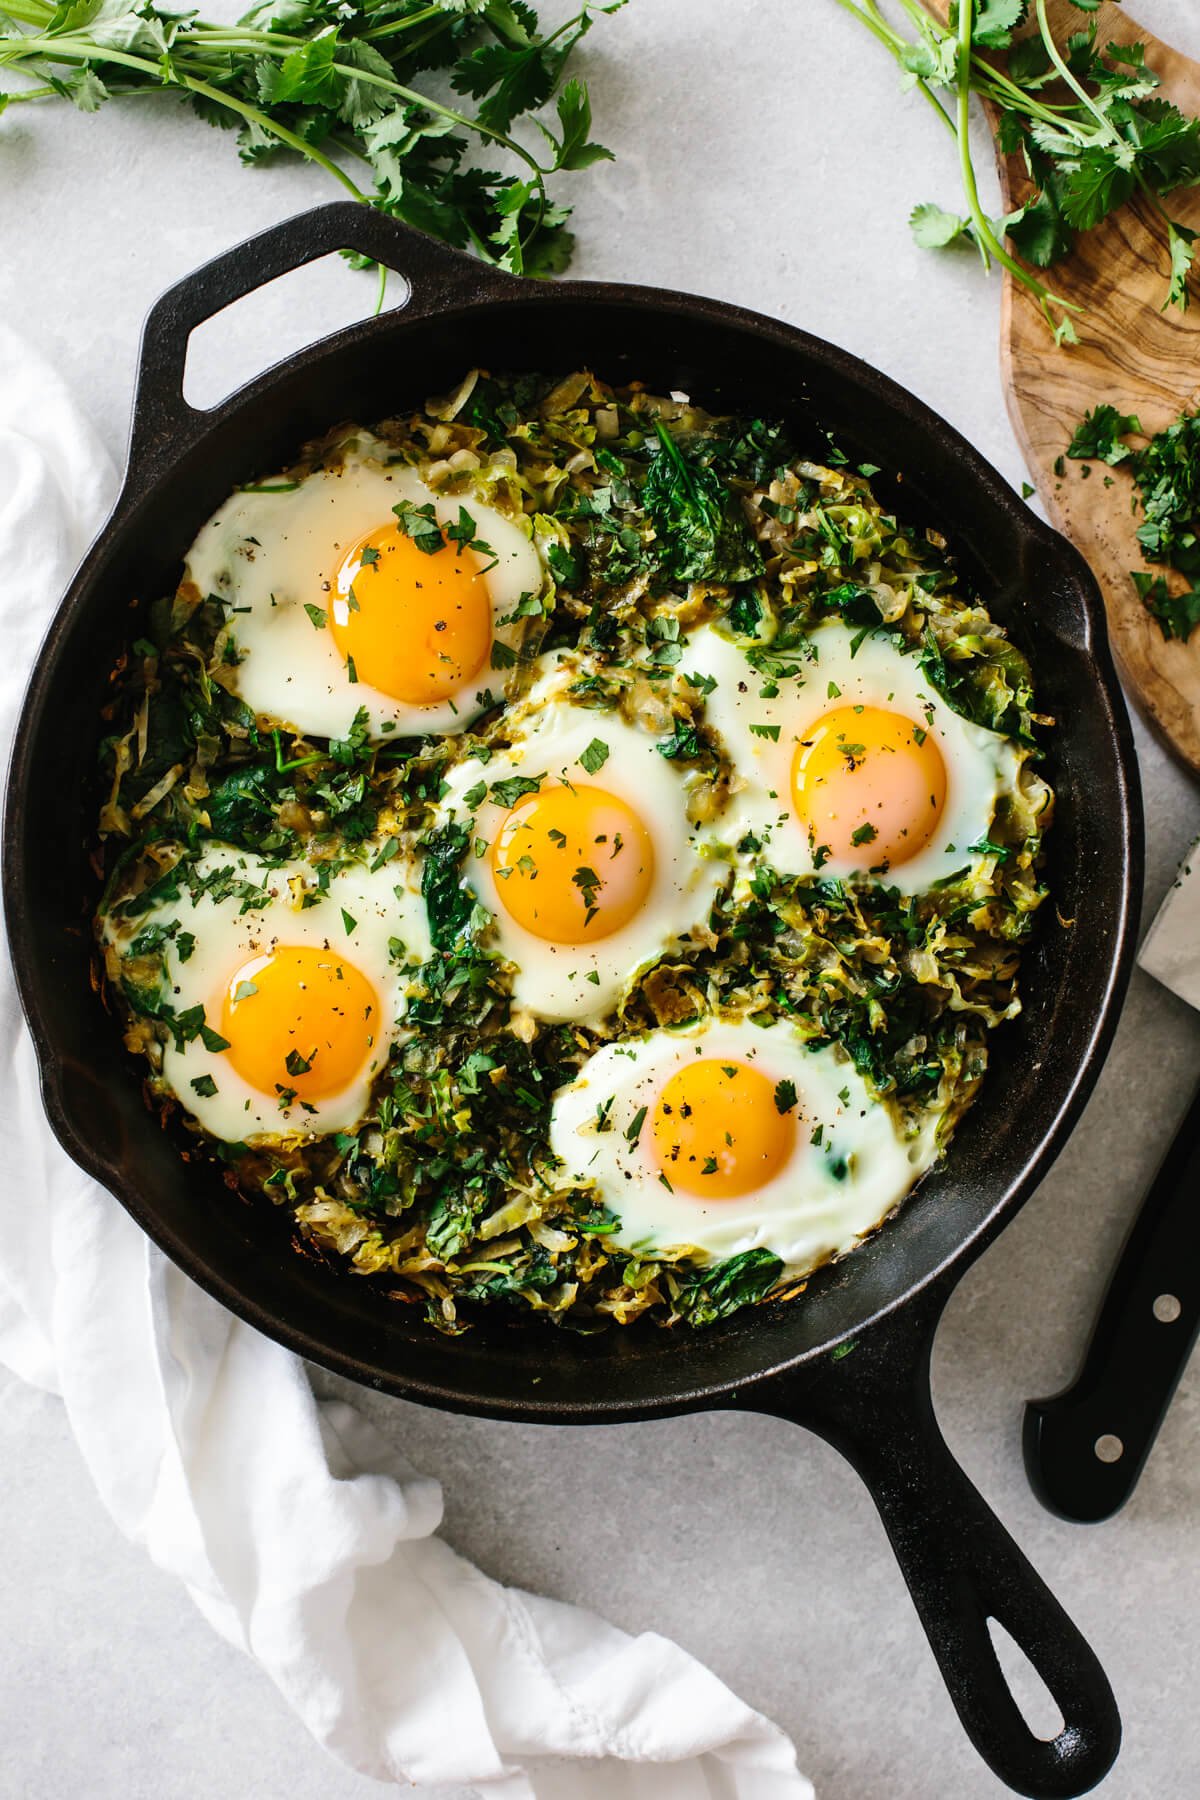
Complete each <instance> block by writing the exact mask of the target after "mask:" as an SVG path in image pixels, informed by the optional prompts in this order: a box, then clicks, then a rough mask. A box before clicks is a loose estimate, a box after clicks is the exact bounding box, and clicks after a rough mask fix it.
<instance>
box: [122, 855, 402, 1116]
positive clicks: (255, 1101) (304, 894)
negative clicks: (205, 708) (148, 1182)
mask: <svg viewBox="0 0 1200 1800" xmlns="http://www.w3.org/2000/svg"><path fill="white" fill-rule="evenodd" d="M193 868H194V871H195V877H196V878H197V880H198V881H205V880H208V879H211V877H212V876H213V875H214V874H215V872H216V871H218V870H228V871H230V872H231V873H232V875H233V877H234V878H235V880H236V881H237V882H238V883H239V884H248V890H247V892H245V893H242V892H239V893H231V894H229V895H228V896H227V897H226V898H224V899H220V898H217V897H216V896H215V895H214V893H213V892H201V893H200V894H199V895H198V897H197V898H195V899H193V898H192V896H191V894H190V893H189V892H188V889H187V887H186V886H184V885H182V884H181V887H180V896H179V898H178V899H177V900H161V901H159V902H158V904H157V905H155V906H154V907H152V908H150V909H149V910H148V911H146V912H144V913H142V914H140V915H139V916H138V917H137V918H135V919H132V920H124V919H122V918H121V917H120V915H119V913H117V912H111V913H109V914H108V915H107V917H106V919H105V922H104V929H103V939H104V942H105V944H106V945H108V946H111V947H113V948H114V949H115V950H116V952H117V954H118V955H119V956H122V957H124V956H127V955H128V954H129V947H130V944H131V943H132V941H133V940H134V939H135V938H136V937H137V935H138V933H139V932H142V931H144V930H145V929H146V928H147V927H148V926H153V925H162V926H169V925H172V924H176V923H177V924H178V928H179V929H178V932H176V933H175V934H173V935H172V937H171V938H169V939H168V940H167V942H166V944H165V945H164V968H165V974H166V990H165V998H166V999H167V1001H168V1003H169V1004H170V1005H171V1006H172V1008H173V1009H174V1011H175V1012H176V1013H182V1012H186V1011H187V1010H188V1009H189V1008H191V1007H194V1006H203V1007H204V1008H205V1009H206V1013H207V1020H208V1023H209V1025H210V1026H212V1028H213V1029H214V1030H217V1029H218V1027H219V1023H220V1011H219V1008H220V997H221V994H222V992H223V989H224V987H225V985H226V984H227V983H228V981H229V980H230V979H231V977H232V975H233V974H234V972H235V971H236V970H237V969H238V968H239V967H241V965H242V964H243V963H245V962H247V961H248V960H249V959H250V958H251V957H254V956H256V955H261V954H262V953H263V952H264V951H267V950H269V949H270V948H271V947H272V945H274V944H276V943H286V944H311V945H314V946H316V947H317V948H320V949H329V950H331V951H333V952H335V953H336V954H337V955H339V956H340V957H341V958H342V959H343V960H344V961H346V962H348V963H352V964H353V965H354V966H355V967H356V968H358V969H359V970H360V971H361V972H362V974H363V975H365V976H366V977H367V979H368V980H369V981H370V982H371V984H372V986H373V987H374V989H375V992H376V994H377V995H378V997H379V1003H380V1015H381V1016H380V1018H379V1019H378V1021H377V1026H376V1030H375V1032H374V1045H373V1049H372V1053H371V1056H370V1058H369V1059H368V1062H367V1064H366V1065H365V1066H364V1067H363V1069H362V1070H361V1071H360V1072H359V1074H358V1076H357V1077H356V1078H355V1080H354V1081H353V1082H351V1083H350V1084H349V1085H347V1086H346V1087H344V1088H343V1089H341V1091H340V1092H338V1093H336V1094H329V1095H326V1096H324V1097H322V1098H320V1099H316V1100H310V1101H309V1105H310V1106H311V1107H312V1111H311V1112H309V1111H306V1110H305V1108H304V1107H302V1106H301V1105H300V1104H299V1102H298V1101H297V1102H292V1103H291V1104H287V1103H285V1101H284V1100H283V1098H282V1097H281V1096H280V1095H279V1094H277V1093H276V1094H265V1093H263V1092H261V1091H260V1090H259V1089H258V1088H255V1087H252V1086H250V1085H249V1084H248V1083H247V1082H246V1081H244V1080H243V1079H242V1077H241V1076H240V1075H239V1074H238V1073H237V1071H236V1070H235V1068H234V1067H233V1064H232V1063H231V1062H230V1060H229V1057H228V1055H227V1054H226V1053H225V1052H224V1051H219V1050H218V1051H213V1050H208V1049H206V1048H205V1046H204V1043H203V1041H202V1040H201V1038H199V1037H195V1038H193V1039H192V1040H191V1041H190V1042H189V1043H187V1044H185V1045H183V1046H182V1048H180V1049H176V1048H175V1046H174V1044H173V1043H170V1042H169V1043H168V1044H167V1045H166V1046H165V1047H164V1050H163V1062H162V1076H163V1082H164V1085H165V1086H166V1087H167V1088H169V1090H170V1091H171V1093H173V1094H174V1095H175V1097H176V1098H177V1099H178V1101H179V1103H180V1105H181V1106H182V1107H183V1108H184V1110H185V1111H186V1112H188V1113H190V1114H191V1115H192V1117H193V1118H194V1119H196V1120H197V1122H198V1123H199V1124H200V1125H202V1126H203V1127H204V1128H205V1130H206V1131H209V1132H211V1133H212V1135H213V1136H214V1137H216V1138H220V1139H222V1140H223V1141H224V1142H226V1143H244V1142H251V1143H253V1142H257V1141H261V1140H272V1139H278V1138H280V1137H282V1136H286V1137H288V1138H289V1139H290V1140H293V1141H294V1140H295V1139H297V1138H313V1137H320V1136H322V1135H324V1134H326V1133H328V1132H331V1131H348V1130H350V1129H351V1128H352V1127H353V1126H355V1125H357V1124H358V1122H359V1121H360V1119H361V1118H362V1117H363V1115H364V1114H365V1112H366V1111H367V1108H368V1105H369V1102H370V1095H371V1084H372V1081H373V1080H374V1077H375V1076H376V1075H377V1074H378V1072H379V1070H380V1069H381V1068H382V1067H383V1065H384V1063H385V1062H386V1061H387V1058H388V1055H389V1053H390V1051H391V1048H392V1046H393V1044H394V1043H395V1041H396V1037H397V1031H398V1028H399V1026H400V1024H401V1021H402V1020H403V1018H404V1014H405V1010H406V1007H407V997H408V995H407V990H408V985H409V982H410V980H411V976H410V975H409V974H408V973H407V971H408V970H410V969H411V968H412V967H413V966H414V965H416V964H418V963H421V962H424V961H426V960H427V959H428V957H429V955H430V943H429V935H428V930H427V927H426V922H425V908H424V905H423V902H422V901H421V897H420V893H419V891H418V889H417V886H416V877H415V872H414V871H412V870H410V869H407V868H406V866H405V864H404V862H403V859H401V858H399V857H397V858H393V859H392V860H391V861H389V862H387V863H386V864H384V865H383V866H382V867H380V868H378V869H376V870H375V871H374V872H372V871H371V870H370V869H369V868H367V867H363V866H359V865H355V866H353V867H351V868H348V869H345V870H343V871H342V872H341V873H340V874H336V875H334V876H332V877H331V878H330V880H329V883H328V887H327V889H326V891H325V892H324V893H322V892H321V890H320V889H319V888H318V886H317V871H316V869H315V868H314V867H313V866H312V865H311V864H308V863H300V862H289V863H282V864H277V865H273V864H271V863H270V862H268V861H266V860H264V859H263V858H262V857H259V856H253V855H250V854H249V853H248V852H246V851H242V850H237V849H233V848H229V847H226V846H220V845H217V846H213V847H211V848H209V849H207V850H206V851H205V852H204V854H203V855H202V856H200V857H198V858H197V860H196V862H195V864H194V865H193ZM249 891H253V892H254V894H255V896H256V897H254V898H250V897H248V895H249ZM260 893H261V895H262V896H263V897H262V898H258V897H257V896H258V895H259V894H260ZM314 896H315V898H314ZM305 899H309V900H310V901H312V904H309V905H307V906H306V905H303V904H302V902H303V901H304V900H305ZM343 913H345V914H346V915H348V917H349V919H351V920H352V921H353V922H354V923H353V928H352V929H351V928H350V927H349V926H348V925H347V922H346V918H345V917H343ZM181 934H190V936H191V937H194V939H195V945H194V948H192V949H191V950H190V954H188V955H187V956H186V957H183V956H181V954H180V950H179V945H178V937H179V936H180V935H181ZM393 940H398V941H399V943H400V944H402V945H403V954H399V953H397V954H393V953H392V952H391V950H390V949H389V944H390V943H391V942H392V941H393ZM204 1076H209V1077H210V1078H211V1079H212V1081H213V1082H214V1083H215V1084H216V1090H217V1091H216V1092H215V1093H214V1094H210V1095H204V1094H197V1092H196V1090H195V1088H194V1087H193V1086H192V1083H193V1082H194V1081H196V1080H200V1079H202V1078H203V1077H204Z"/></svg>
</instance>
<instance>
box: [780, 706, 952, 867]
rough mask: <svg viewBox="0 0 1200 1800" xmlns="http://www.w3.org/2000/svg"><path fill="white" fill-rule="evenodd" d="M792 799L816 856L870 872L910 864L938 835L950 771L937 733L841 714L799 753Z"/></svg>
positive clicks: (872, 716) (864, 712) (874, 714)
mask: <svg viewBox="0 0 1200 1800" xmlns="http://www.w3.org/2000/svg"><path fill="white" fill-rule="evenodd" d="M792 796H793V799H794V800H795V805H796V816H797V818H798V819H799V821H800V825H801V827H802V829H804V830H806V831H807V833H808V836H809V841H810V842H811V843H812V845H813V847H814V849H815V848H816V847H817V846H819V845H822V844H824V845H825V846H826V847H827V848H828V850H829V853H830V855H831V856H834V857H837V858H839V859H841V860H842V861H845V862H854V863H858V864H860V865H862V866H865V867H868V868H875V867H878V866H879V865H880V864H881V863H888V864H889V865H892V864H897V863H904V862H907V861H908V860H909V858H910V857H912V856H916V854H917V852H918V851H920V850H923V849H924V848H925V846H926V844H927V843H928V842H929V840H930V838H931V837H932V836H933V833H934V832H935V830H936V829H937V826H938V822H939V820H940V819H941V816H942V811H943V808H944V807H945V804H946V765H945V763H944V762H943V761H942V753H941V751H940V750H939V749H938V747H937V745H936V743H935V742H934V740H933V734H932V732H930V731H929V730H927V729H926V727H925V726H923V725H917V724H914V722H913V721H912V720H911V719H906V718H905V717H904V715H903V714H902V713H894V712H887V711H886V710H885V709H884V708H882V707H878V706H862V707H855V706H839V707H835V708H834V709H833V710H832V711H831V712H827V713H825V714H823V715H822V717H821V718H820V719H818V720H817V722H816V724H815V725H814V726H813V728H812V730H811V731H809V732H808V734H807V736H806V737H805V739H804V741H803V743H801V744H799V745H798V746H797V749H796V754H795V757H794V758H793V761H792Z"/></svg>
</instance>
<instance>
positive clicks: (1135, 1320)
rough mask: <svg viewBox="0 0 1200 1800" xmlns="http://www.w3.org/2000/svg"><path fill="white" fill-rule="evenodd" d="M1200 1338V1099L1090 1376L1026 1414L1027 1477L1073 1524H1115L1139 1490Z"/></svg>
mask: <svg viewBox="0 0 1200 1800" xmlns="http://www.w3.org/2000/svg"><path fill="white" fill-rule="evenodd" d="M1198 1330H1200V1092H1197V1094H1196V1096H1195V1097H1194V1099H1193V1100H1192V1104H1191V1106H1190V1108H1189V1109H1188V1112H1187V1114H1186V1116H1185V1118H1184V1120H1183V1123H1182V1125H1181V1126H1180V1127H1179V1130H1178V1132H1177V1133H1176V1136H1175V1141H1174V1143H1173V1144H1172V1145H1171V1148H1170V1149H1169V1150H1168V1151H1167V1154H1166V1156H1165V1158H1164V1159H1163V1163H1162V1166H1161V1167H1160V1169H1159V1171H1158V1174H1157V1175H1156V1176H1155V1178H1154V1181H1153V1184H1152V1186H1151V1188H1150V1192H1149V1193H1148V1194H1147V1196H1146V1198H1145V1200H1144V1202H1143V1203H1142V1209H1141V1211H1140V1213H1139V1214H1138V1216H1137V1218H1136V1220H1135V1221H1134V1224H1133V1229H1132V1230H1131V1232H1130V1234H1129V1237H1128V1239H1127V1240H1126V1243H1125V1247H1124V1249H1123V1250H1122V1252H1121V1256H1120V1260H1119V1261H1118V1263H1117V1266H1116V1268H1115V1270H1114V1271H1113V1276H1112V1280H1111V1281H1110V1283H1109V1287H1108V1292H1107V1294H1106V1295H1105V1297H1104V1302H1103V1305H1102V1306H1101V1308H1100V1312H1099V1315H1098V1316H1097V1319H1096V1324H1095V1328H1094V1330H1093V1332H1092V1340H1091V1343H1090V1344H1089V1345H1088V1349H1087V1354H1086V1355H1085V1357H1084V1360H1083V1367H1082V1368H1081V1369H1080V1372H1079V1374H1078V1375H1077V1376H1076V1378H1075V1380H1074V1381H1073V1382H1072V1384H1071V1386H1070V1387H1069V1388H1066V1389H1065V1390H1064V1391H1063V1392H1062V1393H1061V1394H1058V1395H1056V1396H1055V1397H1054V1398H1053V1399H1051V1400H1031V1401H1030V1402H1029V1404H1028V1406H1027V1407H1026V1409H1025V1430H1024V1442H1025V1467H1026V1469H1027V1470H1028V1472H1029V1480H1030V1483H1031V1484H1032V1487H1033V1491H1034V1493H1035V1494H1036V1495H1037V1496H1038V1499H1039V1500H1041V1502H1042V1504H1043V1505H1044V1506H1047V1507H1049V1508H1050V1510H1051V1512H1055V1513H1057V1514H1058V1515H1059V1517H1060V1518H1063V1519H1075V1520H1079V1521H1082V1522H1084V1523H1092V1522H1094V1521H1096V1520H1099V1519H1107V1518H1110V1517H1111V1515H1112V1514H1113V1513H1115V1512H1116V1511H1117V1510H1118V1509H1119V1508H1120V1507H1122V1506H1124V1504H1125V1502H1126V1500H1128V1498H1129V1496H1130V1494H1132V1492H1133V1490H1134V1488H1135V1487H1136V1486H1137V1481H1138V1477H1139V1475H1140V1474H1141V1472H1142V1469H1143V1468H1144V1466H1145V1463H1146V1458H1147V1457H1148V1456H1149V1454H1150V1451H1151V1449H1152V1448H1153V1445H1154V1440H1155V1438H1156V1437H1157V1436H1158V1431H1159V1427H1160V1426H1161V1424H1162V1422H1163V1419H1164V1418H1165V1416H1166V1412H1167V1408H1168V1407H1169V1406H1170V1404H1171V1396H1172V1395H1173V1394H1174V1392H1175V1388H1176V1386H1177V1384H1178V1381H1179V1377H1180V1376H1181V1375H1182V1374H1183V1371H1184V1368H1185V1367H1186V1365H1187V1360H1188V1357H1189V1356H1190V1355H1191V1351H1192V1346H1193V1344H1194V1343H1195V1341H1196V1333H1197V1331H1198Z"/></svg>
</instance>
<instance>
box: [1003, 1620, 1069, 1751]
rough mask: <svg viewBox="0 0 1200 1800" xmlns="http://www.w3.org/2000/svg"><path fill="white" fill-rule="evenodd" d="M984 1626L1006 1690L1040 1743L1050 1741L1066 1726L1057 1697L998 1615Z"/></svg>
mask: <svg viewBox="0 0 1200 1800" xmlns="http://www.w3.org/2000/svg"><path fill="white" fill-rule="evenodd" d="M987 1628H988V1634H989V1636H990V1637H991V1640H992V1649H993V1650H994V1651H995V1652H996V1661H997V1662H998V1663H999V1664H1000V1672H1001V1674H1002V1675H1003V1676H1004V1679H1005V1681H1006V1682H1007V1683H1008V1691H1009V1693H1010V1694H1011V1695H1012V1697H1013V1699H1014V1701H1015V1702H1016V1705H1017V1711H1018V1712H1019V1713H1020V1715H1021V1717H1022V1718H1023V1719H1024V1721H1025V1723H1026V1724H1027V1725H1028V1727H1029V1729H1030V1731H1031V1732H1032V1733H1033V1735H1034V1737H1035V1738H1037V1739H1038V1740H1039V1741H1040V1742H1041V1743H1043V1744H1051V1743H1053V1742H1054V1739H1055V1738H1056V1737H1058V1736H1060V1734H1061V1733H1062V1732H1063V1730H1064V1729H1065V1727H1066V1720H1065V1719H1064V1718H1063V1716H1062V1709H1061V1708H1060V1706H1059V1704H1058V1701H1057V1700H1056V1699H1055V1698H1054V1695H1053V1694H1052V1693H1051V1692H1050V1689H1049V1688H1048V1687H1047V1686H1046V1683H1045V1682H1044V1681H1043V1680H1042V1678H1041V1676H1040V1675H1039V1674H1038V1672H1037V1670H1036V1668H1035V1667H1034V1665H1033V1664H1032V1663H1031V1662H1030V1660H1029V1658H1028V1657H1027V1656H1026V1654H1025V1652H1024V1650H1022V1648H1021V1646H1020V1644H1018V1642H1017V1640H1016V1639H1015V1638H1014V1637H1013V1635H1012V1633H1011V1632H1010V1631H1007V1630H1006V1629H1005V1627H1004V1626H1003V1625H1002V1624H1001V1623H1000V1621H999V1619H991V1618H989V1620H988V1622H987Z"/></svg>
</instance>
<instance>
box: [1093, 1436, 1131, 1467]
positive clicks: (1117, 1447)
mask: <svg viewBox="0 0 1200 1800" xmlns="http://www.w3.org/2000/svg"><path fill="white" fill-rule="evenodd" d="M1092 1449H1093V1450H1094V1451H1095V1452H1096V1455H1097V1456H1098V1457H1099V1459H1100V1461H1101V1462H1102V1463H1115V1462H1120V1460H1121V1458H1122V1457H1123V1456H1124V1454H1125V1446H1124V1444H1123V1443H1122V1442H1121V1440H1120V1438H1119V1437H1114V1436H1113V1434H1112V1432H1111V1431H1106V1432H1105V1434H1104V1436H1103V1437H1098V1438H1097V1439H1096V1442H1095V1443H1094V1444H1093V1445H1092Z"/></svg>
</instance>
